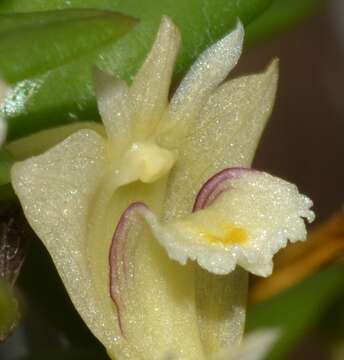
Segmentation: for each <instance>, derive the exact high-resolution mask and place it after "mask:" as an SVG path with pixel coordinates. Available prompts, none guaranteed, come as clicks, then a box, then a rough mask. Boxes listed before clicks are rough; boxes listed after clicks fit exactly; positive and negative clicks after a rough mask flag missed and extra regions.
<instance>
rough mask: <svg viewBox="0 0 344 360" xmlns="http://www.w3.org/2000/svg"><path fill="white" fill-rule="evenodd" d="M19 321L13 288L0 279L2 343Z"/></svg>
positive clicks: (0, 335) (0, 332)
mask: <svg viewBox="0 0 344 360" xmlns="http://www.w3.org/2000/svg"><path fill="white" fill-rule="evenodd" d="M18 321H19V310H18V303H17V300H16V298H15V296H14V294H13V291H12V289H11V287H10V286H9V285H8V284H7V283H6V282H4V281H3V280H1V279H0V341H3V340H5V339H6V337H7V336H8V335H9V334H10V333H11V332H12V330H13V329H14V327H15V326H16V324H17V323H18Z"/></svg>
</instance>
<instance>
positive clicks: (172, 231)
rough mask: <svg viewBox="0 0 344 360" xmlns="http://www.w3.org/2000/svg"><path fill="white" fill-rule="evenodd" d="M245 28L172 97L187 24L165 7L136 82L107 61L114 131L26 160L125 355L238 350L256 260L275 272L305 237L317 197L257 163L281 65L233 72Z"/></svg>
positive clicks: (74, 295) (18, 178)
mask: <svg viewBox="0 0 344 360" xmlns="http://www.w3.org/2000/svg"><path fill="white" fill-rule="evenodd" d="M243 37H244V30H243V27H242V25H241V24H240V23H238V24H237V26H236V28H235V29H234V30H233V31H232V32H231V33H230V34H229V35H227V36H226V37H224V38H223V39H222V40H220V41H219V42H217V43H216V44H214V45H213V46H211V47H210V48H209V49H207V50H206V51H205V52H204V53H203V54H201V56H200V57H199V58H198V60H197V61H196V62H195V63H194V65H193V66H192V67H191V69H190V71H189V72H188V73H187V75H186V76H185V78H184V79H183V80H182V82H181V84H180V86H179V87H178V89H177V91H176V92H175V94H174V95H173V97H172V99H171V101H170V102H169V101H168V96H169V88H170V81H171V76H172V72H173V67H174V62H175V59H176V56H177V53H178V49H179V42H180V37H179V32H178V29H177V28H176V27H175V26H174V24H173V23H172V22H171V20H169V19H168V18H163V20H162V23H161V26H160V30H159V33H158V35H157V38H156V40H155V43H154V45H153V47H152V49H151V51H150V53H149V55H148V57H147V59H146V60H145V62H144V64H143V65H142V67H141V69H140V70H139V72H138V73H137V75H136V76H135V79H134V81H133V83H132V85H131V86H128V85H127V84H126V83H125V82H124V81H121V80H118V79H116V78H114V77H111V76H108V75H105V74H102V73H98V74H96V93H97V99H98V107H99V111H100V114H101V117H102V120H103V123H104V128H105V131H104V128H100V129H98V130H97V131H94V130H91V129H82V130H79V131H77V132H75V133H73V134H72V135H70V136H69V137H67V138H66V139H65V140H64V141H62V142H60V143H58V144H57V145H56V146H54V147H53V148H51V149H50V150H49V151H47V152H45V153H44V154H42V155H40V156H36V157H32V158H29V159H27V160H25V161H23V162H20V163H17V164H16V165H14V167H13V169H12V183H13V186H14V189H15V191H16V193H17V195H18V197H19V199H20V201H21V203H22V205H23V208H24V212H25V214H26V217H27V219H28V220H29V222H30V224H31V226H32V228H33V229H34V230H35V231H36V233H37V235H38V236H39V237H40V238H41V240H42V241H43V242H44V244H45V245H46V247H47V249H48V251H49V252H50V254H51V256H52V258H53V260H54V263H55V265H56V267H57V269H58V271H59V273H60V275H61V278H62V280H63V282H64V284H65V286H66V288H67V291H68V292H69V295H70V297H71V299H72V301H73V303H74V305H75V307H76V308H77V310H78V311H79V313H80V315H81V316H82V318H83V319H84V321H85V322H86V324H87V325H88V326H89V328H90V329H91V331H92V332H93V333H94V334H95V336H96V337H97V338H98V339H99V340H100V341H101V342H102V343H103V344H104V346H105V347H106V348H107V350H108V352H109V355H110V356H111V357H116V358H117V359H127V358H128V359H149V360H153V359H168V358H171V359H185V360H186V359H187V360H192V359H195V360H196V359H197V360H201V359H213V358H215V357H216V356H217V355H218V354H219V353H220V352H225V353H226V352H228V351H230V349H231V347H232V346H234V345H237V344H238V343H239V342H240V339H241V337H242V332H243V325H244V318H245V298H246V287H247V274H246V272H245V271H244V270H243V269H242V268H244V269H246V270H248V271H251V272H253V273H256V274H260V275H264V276H265V275H268V274H270V273H271V271H272V256H273V255H274V254H275V253H276V252H277V251H278V250H279V249H280V248H281V247H283V246H285V245H286V243H287V240H288V239H290V240H291V241H296V240H303V239H305V236H306V232H305V225H304V221H303V218H308V219H309V220H312V218H313V213H312V212H311V211H310V210H309V207H310V206H311V201H310V200H309V199H308V198H306V197H305V196H303V195H300V194H299V193H298V191H297V189H296V187H295V186H294V185H291V184H289V183H287V182H285V181H283V180H281V179H277V178H274V177H272V176H271V175H268V174H265V173H262V172H258V171H252V170H249V169H247V168H244V167H248V166H249V165H250V163H251V160H252V157H253V155H254V152H255V148H256V145H257V143H258V140H259V138H260V135H261V132H262V130H263V128H264V125H265V122H266V120H267V118H268V116H269V115H270V112H271V109H272V106H273V102H274V97H275V92H276V84H277V64H276V62H273V63H272V64H271V65H270V66H269V68H268V69H267V70H266V71H265V72H264V73H262V74H258V75H250V76H245V77H242V78H239V79H235V80H232V81H229V82H224V80H225V79H226V77H227V75H228V73H229V72H230V71H231V70H232V68H233V67H234V66H235V65H236V63H237V61H238V59H239V56H240V53H241V49H242V43H243ZM223 82H224V83H223ZM222 83H223V84H222ZM214 174H217V175H215V176H214V177H212V176H213V175H214ZM210 177H212V178H211V180H209V182H207V180H208V179H209V178H210ZM203 184H205V185H204V187H203V188H202V185H203ZM201 188H202V190H201V191H200V193H199V195H198V196H197V199H196V195H197V193H198V191H199V190H200V189H201ZM195 199H196V203H195ZM194 203H195V204H194ZM193 208H194V209H193ZM193 210H194V211H193ZM188 259H191V260H196V261H197V262H198V264H199V265H200V266H201V267H199V266H198V265H197V264H196V263H195V262H192V261H189V262H187V260H188ZM175 260H177V261H175ZM181 264H183V265H184V266H182V265H181ZM202 268H203V269H202ZM218 274H221V276H220V275H218Z"/></svg>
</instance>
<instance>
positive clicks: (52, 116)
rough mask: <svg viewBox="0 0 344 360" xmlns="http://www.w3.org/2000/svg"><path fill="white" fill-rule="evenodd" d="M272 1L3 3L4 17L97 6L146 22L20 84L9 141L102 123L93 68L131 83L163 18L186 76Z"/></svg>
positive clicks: (9, 111)
mask: <svg viewBox="0 0 344 360" xmlns="http://www.w3.org/2000/svg"><path fill="white" fill-rule="evenodd" d="M271 1H272V0H188V1H185V0H160V1H155V0H144V1H143V0H111V1H110V0H70V1H65V0H55V1H44V0H32V1H30V2H28V1H26V0H7V1H5V2H3V3H1V4H0V13H1V12H10V11H46V10H51V9H61V8H68V7H69V8H77V7H79V8H90V7H94V8H101V9H106V10H112V11H118V12H121V13H124V14H128V15H131V16H133V17H135V18H138V19H139V20H140V23H139V25H138V26H136V27H135V29H134V30H133V31H131V32H130V33H129V34H127V35H126V36H124V37H123V38H121V39H120V40H119V41H118V42H116V43H113V44H109V45H108V46H107V47H106V48H103V49H102V50H99V51H98V52H94V53H93V54H92V55H89V56H83V57H82V58H79V59H77V60H75V61H74V62H71V63H69V64H66V65H64V66H60V67H59V68H56V69H54V70H51V71H47V72H45V73H42V74H41V75H39V76H36V77H33V78H30V79H27V80H24V81H21V82H19V83H18V84H17V85H16V86H15V88H14V91H13V93H12V95H10V96H9V97H8V99H7V101H6V104H5V107H4V110H5V114H6V116H7V119H8V122H9V138H10V139H14V138H17V137H20V136H23V135H25V134H28V133H31V132H35V131H37V130H39V129H43V128H47V127H53V126H56V125H58V124H63V123H68V122H72V121H75V120H77V119H80V120H95V119H97V118H98V114H97V110H96V106H95V100H94V92H93V86H92V81H91V72H90V68H91V65H92V64H94V63H96V64H97V65H98V67H100V68H101V69H102V70H104V71H107V72H110V73H113V74H116V75H117V76H119V77H121V78H124V79H130V78H131V77H132V76H133V74H135V72H136V70H137V69H138V67H139V65H140V64H141V63H142V61H143V59H144V58H145V55H146V54H147V51H148V50H149V48H150V46H151V44H152V41H153V38H154V36H155V34H156V32H157V29H158V25H159V22H160V19H161V16H162V15H169V16H170V17H171V18H172V19H173V20H174V21H175V22H176V24H177V25H178V26H179V28H180V29H181V32H182V36H183V48H182V52H181V54H180V56H179V59H178V63H177V71H176V73H181V72H184V71H185V70H186V68H187V67H188V66H189V65H190V64H191V62H192V61H193V60H194V59H195V58H196V57H197V55H198V54H199V53H200V52H201V51H202V50H203V49H205V48H206V47H207V46H209V45H210V44H211V43H213V42H214V41H215V40H217V39H219V38H220V37H222V36H223V35H224V34H225V33H227V32H228V31H230V29H231V28H232V26H233V25H234V23H235V22H236V19H237V18H238V17H239V18H240V19H241V20H242V21H243V22H244V24H247V23H249V22H250V21H252V19H254V18H255V17H257V16H258V15H259V14H261V13H262V12H263V11H264V10H265V9H266V7H267V6H268V5H269V4H270V3H271ZM42 29H43V27H42ZM42 52H43V53H44V50H42ZM27 56H30V54H29V53H28V54H27ZM14 75H15V74H13V76H14Z"/></svg>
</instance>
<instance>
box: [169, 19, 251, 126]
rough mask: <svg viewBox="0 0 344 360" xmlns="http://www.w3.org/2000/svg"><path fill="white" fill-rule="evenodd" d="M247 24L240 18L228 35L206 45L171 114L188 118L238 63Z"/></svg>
mask: <svg viewBox="0 0 344 360" xmlns="http://www.w3.org/2000/svg"><path fill="white" fill-rule="evenodd" d="M244 32H245V31H244V27H243V25H242V24H241V22H240V21H238V22H237V24H236V27H235V29H234V30H233V31H232V32H231V33H229V34H228V35H227V36H225V37H224V38H222V39H221V40H219V41H218V42H216V43H215V44H214V45H212V46H210V47H209V48H208V49H206V50H205V51H204V52H203V53H202V54H201V55H200V56H199V57H198V59H197V60H196V62H195V63H194V64H193V65H192V66H191V68H190V70H189V71H188V73H187V74H186V76H185V77H184V79H183V80H182V82H181V84H180V85H179V87H178V89H177V91H176V93H175V95H174V96H173V98H172V100H171V104H170V111H169V117H170V119H171V120H174V121H185V122H188V121H190V119H191V120H193V119H195V117H196V116H197V114H198V113H199V111H200V109H201V106H202V104H203V103H204V101H205V100H206V99H207V97H208V96H209V95H210V94H211V93H212V92H213V90H214V89H215V88H217V86H218V85H219V84H220V83H221V82H222V81H224V80H225V79H226V77H227V75H228V74H229V73H230V71H231V70H232V69H233V68H234V67H235V65H236V64H237V62H238V60H239V57H240V55H241V51H242V45H243V40H244Z"/></svg>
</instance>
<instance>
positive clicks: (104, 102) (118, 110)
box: [94, 70, 133, 153]
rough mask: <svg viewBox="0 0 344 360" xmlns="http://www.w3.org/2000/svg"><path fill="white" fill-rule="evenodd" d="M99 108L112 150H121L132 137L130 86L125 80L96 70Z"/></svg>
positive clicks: (95, 77)
mask: <svg viewBox="0 0 344 360" xmlns="http://www.w3.org/2000/svg"><path fill="white" fill-rule="evenodd" d="M94 79H95V89H96V94H97V102H98V109H99V113H100V115H101V118H102V121H103V124H104V126H105V129H106V132H107V135H108V137H109V139H110V140H111V145H112V152H113V153H115V152H116V151H117V152H120V151H121V150H122V149H123V148H124V147H125V146H126V145H128V143H130V140H131V137H132V135H133V134H132V124H133V117H132V112H131V108H132V105H131V98H130V96H129V87H128V85H127V83H126V82H125V81H123V80H119V79H116V78H115V77H114V76H111V75H107V74H105V73H103V72H101V71H100V70H95V72H94Z"/></svg>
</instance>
